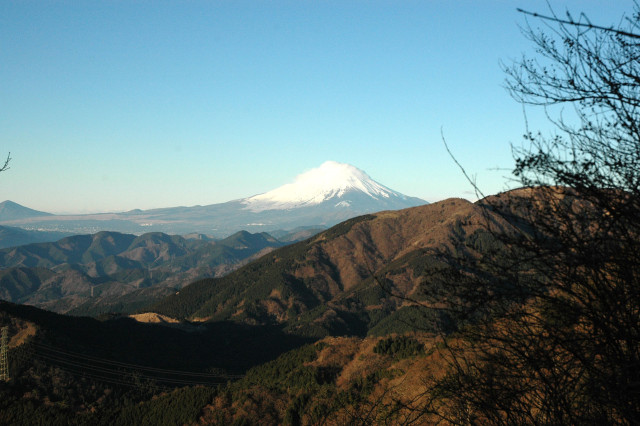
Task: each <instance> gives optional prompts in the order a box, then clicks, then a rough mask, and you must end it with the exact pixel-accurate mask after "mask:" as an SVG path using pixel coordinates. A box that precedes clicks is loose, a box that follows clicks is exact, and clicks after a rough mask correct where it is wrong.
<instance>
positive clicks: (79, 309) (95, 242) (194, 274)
mask: <svg viewBox="0 0 640 426" xmlns="http://www.w3.org/2000/svg"><path fill="white" fill-rule="evenodd" d="M283 245H284V243H281V242H280V241H278V240H277V239H275V238H273V237H271V236H270V235H268V234H265V233H261V234H250V233H248V232H246V231H241V232H238V233H236V234H234V235H232V236H230V237H227V238H225V239H223V240H219V241H212V240H208V239H187V238H183V237H180V236H176V235H173V236H171V235H167V234H163V233H159V232H154V233H147V234H143V235H140V236H135V235H131V234H121V233H117V232H106V231H104V232H99V233H97V234H93V235H77V236H71V237H66V238H63V239H61V240H59V241H57V242H53V243H35V244H28V245H24V246H19V247H11V248H6V249H2V250H0V266H1V267H2V268H3V269H1V270H0V297H1V298H3V299H4V300H8V301H14V302H19V303H27V304H33V305H36V306H41V307H46V308H47V309H51V310H55V311H58V312H69V311H72V310H73V311H74V312H75V313H77V314H97V313H100V312H108V311H112V310H116V311H133V310H134V309H136V308H137V307H140V306H143V305H145V304H148V303H150V301H151V300H154V298H158V297H161V296H163V295H167V294H171V293H173V292H175V289H176V288H180V287H182V286H183V285H184V284H186V283H189V282H191V281H193V280H195V279H197V278H200V277H203V276H219V275H223V274H225V273H228V272H229V271H230V270H232V269H233V268H236V267H237V266H238V265H240V264H242V263H243V262H247V261H249V260H250V259H252V258H253V257H255V256H260V255H261V254H263V253H265V252H267V251H269V250H270V249H272V248H275V247H281V246H283Z"/></svg>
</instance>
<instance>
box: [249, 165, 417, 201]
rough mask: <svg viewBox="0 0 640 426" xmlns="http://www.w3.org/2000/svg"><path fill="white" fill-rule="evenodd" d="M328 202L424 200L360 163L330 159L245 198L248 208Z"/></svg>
mask: <svg viewBox="0 0 640 426" xmlns="http://www.w3.org/2000/svg"><path fill="white" fill-rule="evenodd" d="M325 202H331V206H333V207H336V208H339V207H348V206H353V204H354V203H355V204H362V203H363V202H365V203H366V204H371V203H372V202H373V203H376V202H379V203H380V207H381V208H380V210H382V209H393V208H404V207H409V206H414V205H417V204H422V203H424V201H423V200H419V199H416V198H412V197H407V196H405V195H403V194H400V193H399V192H396V191H393V190H391V189H389V188H387V187H386V186H384V185H381V184H379V183H378V182H376V181H374V180H373V179H371V178H370V177H369V175H368V174H366V173H365V172H364V171H362V170H360V169H358V168H357V167H354V166H352V165H350V164H344V163H338V162H336V161H327V162H325V163H323V164H322V165H321V166H320V167H318V168H315V169H311V170H309V171H307V172H305V173H302V174H301V175H298V176H297V177H296V178H295V181H294V182H293V183H289V184H286V185H283V186H281V187H279V188H276V189H274V190H272V191H269V192H266V193H264V194H260V195H255V196H253V197H249V198H245V199H244V200H242V203H243V204H244V205H245V206H246V209H248V210H251V211H253V212H261V211H265V210H288V209H297V208H302V207H311V206H317V205H319V204H322V203H325Z"/></svg>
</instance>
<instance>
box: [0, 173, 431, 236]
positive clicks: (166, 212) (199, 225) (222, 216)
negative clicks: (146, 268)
mask: <svg viewBox="0 0 640 426" xmlns="http://www.w3.org/2000/svg"><path fill="white" fill-rule="evenodd" d="M422 204H426V201H424V200H422V199H419V198H415V197H409V196H406V195H403V194H401V193H399V192H396V191H393V190H392V189H390V188H388V187H386V186H384V185H381V184H379V183H378V182H376V181H374V180H373V179H371V177H369V175H367V174H366V173H365V172H364V171H362V170H360V169H358V168H356V167H354V166H351V165H349V164H343V163H337V162H334V161H327V162H325V163H324V164H322V165H321V166H320V167H318V168H316V169H312V170H310V171H307V172H305V173H303V174H301V175H299V176H298V177H297V178H296V179H295V180H294V181H293V182H292V183H289V184H286V185H283V186H281V187H279V188H276V189H274V190H272V191H269V192H267V193H264V194H259V195H255V196H252V197H248V198H243V199H239V200H233V201H229V202H226V203H219V204H211V205H206V206H193V207H169V208H160V209H152V210H131V211H128V212H122V213H103V214H89V215H48V214H42V212H36V211H32V210H30V209H26V208H24V210H21V212H22V214H20V215H17V214H9V212H7V214H4V213H3V211H2V210H0V224H2V225H6V226H17V227H21V228H25V229H30V230H41V231H61V232H70V233H74V234H86V233H95V232H98V231H116V232H126V233H132V234H141V233H145V232H150V231H157V232H164V233H169V234H181V235H182V234H188V233H192V232H197V233H203V234H207V235H213V236H216V237H220V238H221V237H226V236H229V235H231V234H233V233H235V232H238V231H240V230H247V231H249V232H254V233H255V232H270V231H274V230H280V229H285V230H291V229H294V228H298V227H324V228H327V227H329V226H333V225H335V224H337V223H340V222H342V221H344V220H347V219H349V218H352V217H355V216H359V215H362V214H366V213H374V212H378V211H382V210H399V209H403V208H407V207H413V206H418V205H422ZM11 205H12V206H13V207H15V203H11ZM14 210H15V209H14Z"/></svg>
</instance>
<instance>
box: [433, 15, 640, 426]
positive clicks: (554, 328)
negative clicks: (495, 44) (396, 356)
mask: <svg viewBox="0 0 640 426" xmlns="http://www.w3.org/2000/svg"><path fill="white" fill-rule="evenodd" d="M524 13H525V16H526V17H527V19H528V20H529V21H528V22H527V25H526V26H525V27H524V34H525V36H526V37H527V38H528V39H529V40H530V41H531V42H532V43H533V45H534V46H535V48H536V52H537V56H536V57H535V58H529V57H526V56H525V57H523V58H522V59H520V60H519V61H517V62H515V63H513V64H511V65H509V66H506V67H505V72H506V74H507V87H508V89H509V90H510V92H511V94H512V95H513V97H514V98H515V99H517V100H518V101H519V102H521V103H523V104H525V105H526V106H528V107H542V108H544V109H545V111H546V113H547V117H548V118H549V120H551V122H552V123H553V124H554V125H555V130H556V131H555V134H553V135H550V136H549V135H543V134H542V133H533V132H530V131H529V130H528V129H527V132H526V135H525V140H524V143H523V144H522V146H521V147H519V148H517V149H514V156H515V162H516V163H515V169H514V171H513V174H514V177H515V179H516V180H517V182H519V184H520V185H521V186H522V188H520V189H519V190H515V191H512V192H509V193H506V194H501V195H499V196H493V197H487V198H486V199H484V200H482V201H481V204H482V205H483V206H484V208H485V212H486V213H485V214H486V227H485V229H484V230H483V231H482V232H480V234H479V235H476V236H475V237H474V239H473V242H470V243H468V244H469V245H471V246H472V247H471V249H472V250H466V251H462V250H461V251H460V252H458V253H439V254H434V256H439V258H440V264H441V265H443V266H441V267H440V268H439V269H438V270H434V271H431V272H432V274H431V276H430V277H429V279H428V280H427V283H426V284H427V285H426V286H425V294H426V296H427V298H429V299H431V300H433V301H434V302H435V301H438V302H440V303H444V304H446V305H447V308H448V309H449V310H450V311H451V312H452V313H453V314H455V315H457V318H458V321H459V324H460V326H461V330H460V332H459V333H458V334H457V335H455V336H450V337H449V339H448V340H447V341H448V342H449V343H448V347H447V350H448V351H449V352H450V354H451V363H450V370H449V372H448V374H447V375H446V376H445V377H444V378H443V379H441V380H438V381H436V383H435V384H434V385H433V386H432V389H431V390H430V391H431V392H432V395H436V396H437V397H438V398H436V399H431V401H435V402H434V403H433V405H432V406H431V407H424V409H425V410H429V409H432V408H433V407H435V406H436V405H437V407H438V410H439V411H438V413H439V414H440V415H441V416H442V418H443V419H445V420H446V421H448V422H451V423H459V424H469V423H471V424H473V423H491V424H640V30H639V26H640V10H638V8H637V7H636V10H635V11H634V13H633V14H632V15H631V16H629V17H623V19H622V20H621V21H620V23H619V25H618V26H616V27H607V26H601V25H595V24H592V23H591V22H590V21H589V20H588V19H587V17H586V16H584V15H580V17H579V18H578V19H574V17H573V16H572V15H571V14H569V13H567V14H566V17H562V18H561V17H559V16H558V15H556V14H555V13H554V12H553V11H550V13H549V14H548V15H537V14H534V13H529V12H524ZM531 20H534V22H536V23H538V24H540V25H541V26H542V29H537V28H534V27H533V26H532V23H531ZM479 241H480V242H481V243H482V244H479V243H478V242H479ZM481 245H482V247H480V246H481ZM460 253H464V254H460ZM468 253H475V255H471V256H469V255H468ZM436 283H441V285H434V284H436ZM438 400H439V401H438ZM444 400H446V401H448V404H443V403H442V401H444ZM447 407H449V408H447Z"/></svg>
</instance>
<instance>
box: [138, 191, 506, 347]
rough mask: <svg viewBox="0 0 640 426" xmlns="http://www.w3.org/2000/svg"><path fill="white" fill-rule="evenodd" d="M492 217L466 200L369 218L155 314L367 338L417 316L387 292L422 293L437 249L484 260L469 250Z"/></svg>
mask: <svg viewBox="0 0 640 426" xmlns="http://www.w3.org/2000/svg"><path fill="white" fill-rule="evenodd" d="M485 220H486V218H485V216H484V212H483V210H482V209H481V207H480V206H478V205H476V204H472V203H470V202H468V201H466V200H462V199H449V200H445V201H442V202H438V203H434V204H430V205H426V206H421V207H414V208H410V209H405V210H400V211H387V212H380V213H376V214H372V215H365V216H360V217H357V218H354V219H350V220H348V221H346V222H343V223H341V224H339V225H337V226H335V227H333V228H331V229H329V230H327V231H325V232H322V233H320V234H318V235H317V236H315V237H312V238H310V239H308V240H306V241H304V242H301V243H297V244H293V245H291V246H288V247H285V248H282V249H279V250H276V251H274V252H273V253H271V254H269V255H267V256H264V257H263V258H261V259H259V260H258V261H256V262H253V263H251V264H249V265H247V266H245V267H243V268H241V269H239V270H238V271H236V272H234V273H232V274H230V275H227V276H225V277H223V278H220V279H207V280H203V281H199V282H196V283H193V284H191V285H189V286H187V287H185V288H183V289H182V290H181V291H180V292H179V294H176V295H174V296H170V297H169V298H167V299H165V300H163V301H162V302H160V303H159V304H157V305H155V306H152V307H150V308H149V309H148V310H150V311H154V312H158V313H162V314H165V315H168V316H173V317H178V318H190V319H210V320H221V319H235V320H238V321H246V322H248V323H265V324H268V323H276V324H284V325H286V326H287V327H288V328H289V329H290V330H298V331H299V332H301V333H303V334H308V333H310V334H314V335H323V334H366V333H367V332H369V331H370V330H371V329H372V328H373V327H375V325H376V324H378V323H379V322H380V321H382V320H384V319H385V318H386V317H388V316H389V315H405V316H406V315H411V314H410V313H409V311H408V310H410V307H409V306H404V305H406V304H405V303H404V302H403V301H402V299H400V298H397V297H393V296H390V295H389V294H388V293H387V292H388V291H393V292H394V293H397V294H398V295H401V296H410V297H419V288H420V285H422V284H424V282H425V280H426V279H427V278H426V277H427V276H428V274H427V273H426V270H427V269H428V268H429V267H434V266H437V265H436V263H435V262H436V260H434V258H433V257H432V255H431V249H437V250H439V251H444V252H455V253H456V254H457V255H478V253H472V251H474V250H473V249H472V248H470V247H472V246H473V243H474V241H480V240H483V241H484V239H487V238H488V237H487V236H486V235H485V231H483V226H482V225H483V224H484V223H485ZM493 220H495V221H497V222H500V221H501V220H502V219H501V218H499V217H495V218H493ZM468 242H471V244H472V245H471V246H470V247H467V246H465V245H464V244H463V243H468ZM485 243H486V241H485ZM373 275H375V276H376V277H378V278H379V280H383V281H384V283H385V287H386V290H382V288H381V286H380V283H379V281H376V280H374V279H373V278H372V276H373ZM400 310H402V313H400V314H397V313H396V312H398V311H400Z"/></svg>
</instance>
